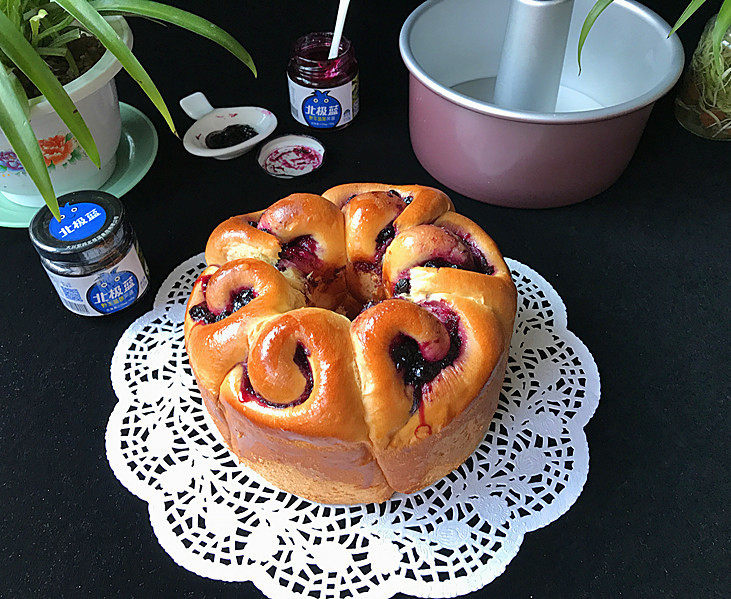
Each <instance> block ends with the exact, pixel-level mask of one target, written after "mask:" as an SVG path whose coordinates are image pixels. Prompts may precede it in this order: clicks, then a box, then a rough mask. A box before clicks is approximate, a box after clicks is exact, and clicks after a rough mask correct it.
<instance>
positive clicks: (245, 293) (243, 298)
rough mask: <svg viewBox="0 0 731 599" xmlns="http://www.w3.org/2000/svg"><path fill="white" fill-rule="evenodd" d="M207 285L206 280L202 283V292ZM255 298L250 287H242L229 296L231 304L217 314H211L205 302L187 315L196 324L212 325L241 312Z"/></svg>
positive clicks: (254, 292)
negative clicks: (238, 311)
mask: <svg viewBox="0 0 731 599" xmlns="http://www.w3.org/2000/svg"><path fill="white" fill-rule="evenodd" d="M207 284H208V280H206V281H205V282H204V283H203V291H204V292H205V289H206V286H207ZM255 297H256V291H254V290H253V289H251V287H244V288H243V289H239V291H237V292H235V293H233V294H232V295H231V302H230V303H229V305H228V306H227V307H226V309H225V310H223V311H221V312H219V313H218V314H216V313H214V312H211V311H210V310H209V309H208V304H207V303H206V302H205V301H203V302H201V303H200V304H196V305H195V306H193V307H192V308H191V309H190V310H189V312H188V313H189V314H190V317H191V318H192V319H193V320H195V321H197V322H200V323H203V324H213V323H214V322H218V321H220V320H223V319H224V318H226V317H228V316H231V314H233V313H234V312H236V311H237V310H241V308H243V307H244V306H245V305H246V304H248V303H249V302H250V301H251V300H253V299H254V298H255Z"/></svg>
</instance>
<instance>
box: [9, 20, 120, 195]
mask: <svg viewBox="0 0 731 599" xmlns="http://www.w3.org/2000/svg"><path fill="white" fill-rule="evenodd" d="M107 21H109V23H110V24H111V25H112V27H114V29H115V31H116V32H117V33H118V34H119V36H120V37H121V38H122V40H123V41H124V43H125V44H127V46H128V47H129V48H131V47H132V31H131V30H130V28H129V25H127V22H126V21H125V20H124V19H123V18H122V17H109V18H107ZM121 68H122V65H121V64H120V62H119V61H118V60H117V59H116V58H115V57H114V56H113V55H112V53H111V52H109V51H107V52H105V53H104V54H103V55H102V57H101V58H100V59H99V61H98V62H97V63H96V64H95V65H94V66H93V67H92V68H91V69H89V70H88V71H87V72H86V73H84V74H83V75H82V76H81V77H78V78H77V79H75V80H74V81H72V82H70V83H67V84H66V85H65V86H64V89H65V90H66V92H67V93H68V94H69V96H70V97H71V100H73V102H74V104H75V105H76V108H77V109H78V110H79V113H80V114H81V116H82V117H83V118H84V121H86V124H87V126H88V127H89V130H90V131H91V134H92V136H93V137H94V140H95V141H96V146H97V148H98V149H99V157H100V159H101V168H97V167H96V165H95V164H94V163H93V162H92V161H91V160H90V159H89V157H88V156H87V155H86V152H84V150H83V148H82V147H81V146H80V145H79V143H78V141H77V140H76V138H74V137H73V136H72V135H71V133H69V129H68V127H67V126H66V125H65V124H64V122H63V121H62V120H61V119H60V118H59V117H58V115H57V114H56V113H55V112H54V110H53V107H52V106H51V105H50V104H49V103H48V101H47V100H46V99H45V98H43V97H40V98H35V99H33V100H31V102H30V104H31V106H30V123H31V126H32V127H33V131H34V132H35V134H36V138H37V139H38V140H39V143H40V144H41V149H42V150H43V155H44V158H45V159H46V164H47V166H48V170H49V174H50V176H51V183H53V189H54V190H55V192H56V195H57V196H60V195H62V194H64V193H68V192H71V191H78V190H81V189H98V188H99V187H101V185H103V184H104V182H105V181H106V180H107V179H109V177H110V176H111V175H112V173H113V172H114V168H115V166H116V162H117V158H116V152H117V146H118V145H119V139H120V134H121V130H122V121H121V118H120V116H119V101H118V100H117V88H116V86H115V84H114V76H115V75H116V74H117V73H118V72H119V70H120V69H121ZM0 191H2V193H3V195H4V196H5V197H6V198H8V199H9V200H10V201H12V202H16V203H18V204H22V205H24V206H34V207H35V206H38V207H40V206H43V205H44V202H43V198H42V197H41V195H40V194H39V193H38V190H37V189H36V187H35V185H34V184H33V181H32V180H31V178H30V177H29V176H28V174H27V173H26V171H25V169H24V168H23V166H22V165H21V164H20V162H19V161H18V160H17V157H16V156H15V152H13V149H12V148H11V147H10V144H9V143H8V140H7V138H6V137H5V136H4V135H3V134H2V132H1V131H0Z"/></svg>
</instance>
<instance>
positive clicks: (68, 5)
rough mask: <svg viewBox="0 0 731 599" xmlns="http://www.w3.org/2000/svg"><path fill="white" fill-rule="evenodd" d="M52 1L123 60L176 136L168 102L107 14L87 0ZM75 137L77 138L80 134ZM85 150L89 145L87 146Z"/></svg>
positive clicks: (126, 68)
mask: <svg viewBox="0 0 731 599" xmlns="http://www.w3.org/2000/svg"><path fill="white" fill-rule="evenodd" d="M53 1H54V2H55V3H56V4H58V5H59V6H61V8H63V9H64V10H65V11H66V12H68V13H69V14H70V15H71V16H72V17H74V18H75V19H76V20H77V21H79V23H81V24H82V25H83V26H84V27H86V29H87V30H88V31H89V33H91V34H92V35H93V36H95V37H96V38H97V39H98V40H99V41H100V42H101V43H102V45H103V46H104V47H105V48H106V49H107V50H109V51H110V52H111V53H112V54H113V55H114V56H115V57H116V58H117V60H118V61H119V62H121V63H122V66H123V67H124V70H125V71H127V72H128V73H129V74H130V76H131V77H132V78H133V79H134V80H135V81H137V83H138V84H139V86H140V87H141V88H142V91H144V92H145V94H147V97H148V98H150V100H151V101H152V103H153V104H154V105H155V107H156V108H157V109H158V110H159V111H160V114H162V116H163V118H164V119H165V122H167V124H168V126H169V127H170V130H171V131H172V132H173V133H175V134H176V135H177V132H176V131H175V124H174V123H173V118H172V117H171V116H170V111H169V110H168V107H167V106H166V104H165V100H163V99H162V95H160V91H159V90H158V89H157V86H156V85H155V84H154V83H153V82H152V79H150V76H149V75H148V74H147V71H145V69H144V68H143V67H142V65H141V64H140V63H139V61H138V60H137V59H136V58H135V56H134V54H132V52H131V50H130V49H129V48H128V47H127V46H126V45H125V43H124V42H123V41H122V40H121V39H120V38H119V36H118V35H117V32H116V31H114V28H113V27H112V26H111V25H110V24H109V23H107V22H106V21H105V20H104V17H102V16H101V15H100V14H99V13H98V12H97V11H96V10H95V9H94V8H92V7H91V5H90V4H89V3H88V2H87V1H86V0H53ZM76 137H77V138H78V135H77V136H76ZM79 142H81V140H79ZM82 146H83V144H82ZM84 149H86V147H84Z"/></svg>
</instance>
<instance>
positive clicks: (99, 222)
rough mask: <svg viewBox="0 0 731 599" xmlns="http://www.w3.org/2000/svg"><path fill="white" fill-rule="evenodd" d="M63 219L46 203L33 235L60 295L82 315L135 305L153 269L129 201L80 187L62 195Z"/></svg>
mask: <svg viewBox="0 0 731 599" xmlns="http://www.w3.org/2000/svg"><path fill="white" fill-rule="evenodd" d="M58 204H59V208H60V212H61V219H60V220H56V219H55V218H54V216H53V215H52V214H51V211H50V210H49V209H48V207H43V208H41V210H39V211H38V213H37V214H36V215H35V216H34V217H33V220H32V221H31V223H30V227H29V231H30V238H31V241H32V243H33V246H34V247H35V249H36V251H37V252H38V255H39V256H40V257H41V264H43V268H45V269H46V273H47V274H48V277H49V278H50V279H51V283H53V286H54V287H55V288H56V292H57V293H58V297H59V298H60V299H61V302H62V303H63V305H64V306H66V308H68V309H69V310H71V311H72V312H74V313H76V314H81V315H83V316H106V315H107V314H114V313H115V312H119V311H120V310H123V309H125V308H127V307H129V306H131V305H132V304H134V303H135V302H136V301H137V300H138V299H139V298H140V297H142V295H143V294H144V293H145V291H146V290H147V287H148V283H149V281H148V278H149V272H148V270H147V265H146V264H145V259H144V258H143V256H142V252H141V251H140V247H139V244H138V242H137V238H136V236H135V233H134V230H133V229H132V225H131V224H130V222H129V220H128V218H127V212H126V210H125V209H124V205H123V204H122V202H120V201H119V200H118V199H117V198H116V197H114V196H113V195H111V194H109V193H106V192H103V191H77V192H74V193H69V194H66V195H64V196H61V197H60V198H59V199H58Z"/></svg>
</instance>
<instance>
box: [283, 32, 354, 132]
mask: <svg viewBox="0 0 731 599" xmlns="http://www.w3.org/2000/svg"><path fill="white" fill-rule="evenodd" d="M331 42H332V33H310V34H308V35H305V36H302V37H301V38H299V39H298V40H297V41H296V42H295V43H294V47H293V48H292V56H291V58H290V59H289V65H288V66H287V81H288V83H289V103H290V106H291V108H292V116H293V117H294V118H295V120H296V121H298V122H299V123H302V124H303V125H306V126H308V127H313V128H315V129H341V128H343V127H345V126H347V125H349V124H350V122H351V121H352V120H353V119H354V118H355V115H356V114H358V106H359V102H358V61H357V60H356V59H355V52H354V51H353V46H352V45H351V44H350V42H349V41H348V40H347V39H346V38H345V37H343V38H342V39H341V40H340V48H339V51H338V55H337V56H336V57H335V58H333V59H332V60H328V58H327V56H328V53H329V52H330V44H331Z"/></svg>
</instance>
